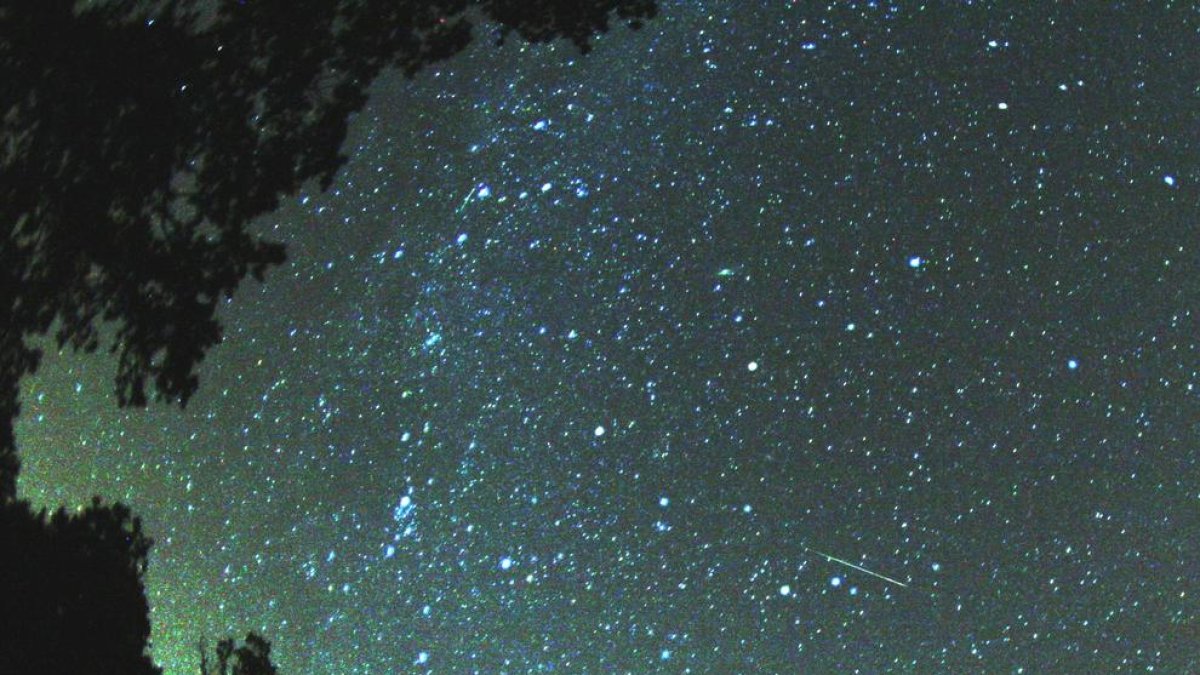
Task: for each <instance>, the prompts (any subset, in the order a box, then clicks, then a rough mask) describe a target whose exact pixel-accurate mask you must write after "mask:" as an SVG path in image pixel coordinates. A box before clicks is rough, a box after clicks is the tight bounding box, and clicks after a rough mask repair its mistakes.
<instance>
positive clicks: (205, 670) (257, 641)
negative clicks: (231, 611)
mask: <svg viewBox="0 0 1200 675" xmlns="http://www.w3.org/2000/svg"><path fill="white" fill-rule="evenodd" d="M231 667H232V670H230V668H231ZM278 672H279V671H277V670H276V669H275V666H274V664H272V663H271V643H270V642H267V641H266V640H265V639H263V637H262V636H260V635H258V634H257V633H254V632H250V633H247V634H246V640H245V642H243V643H242V645H241V646H240V647H235V646H234V642H233V638H225V639H224V640H221V641H220V642H218V643H217V649H216V670H213V669H212V668H210V665H209V660H208V648H207V647H206V646H205V645H204V643H203V642H201V643H200V675H277V673H278Z"/></svg>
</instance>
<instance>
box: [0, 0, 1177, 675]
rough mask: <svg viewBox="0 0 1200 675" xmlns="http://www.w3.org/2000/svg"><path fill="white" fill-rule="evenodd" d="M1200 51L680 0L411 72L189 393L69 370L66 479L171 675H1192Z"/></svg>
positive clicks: (31, 437)
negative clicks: (96, 505)
mask: <svg viewBox="0 0 1200 675" xmlns="http://www.w3.org/2000/svg"><path fill="white" fill-rule="evenodd" d="M1198 37H1200V13H1197V12H1196V10H1195V9H1194V8H1192V7H1191V6H1189V5H1187V4H1178V3H1169V2H1163V3H1154V4H1153V6H1151V5H1142V4H1125V3H1072V4H1071V5H1070V6H1059V5H1057V4H1053V3H998V2H997V3H989V2H960V3H953V4H951V3H946V4H944V5H939V6H938V7H932V6H928V5H925V6H921V5H916V4H910V3H891V4H889V3H876V2H846V3H832V5H831V6H828V7H826V6H818V5H817V4H815V3H792V2H744V3H743V2H738V3H717V2H667V3H664V6H663V14H662V16H661V17H660V18H659V19H656V20H655V21H653V22H651V23H650V24H648V25H647V27H646V28H645V29H644V30H642V31H639V32H630V31H627V30H617V31H614V32H613V33H612V34H610V35H607V36H604V37H602V38H601V39H600V40H599V41H598V42H597V45H596V49H595V50H594V52H593V53H591V54H588V55H586V56H579V55H578V54H577V53H575V51H574V50H573V49H572V48H571V47H569V46H567V45H556V46H551V47H545V46H542V47H529V46H521V45H519V44H516V43H513V44H508V45H505V46H503V47H493V46H492V45H490V44H486V42H487V40H486V39H485V40H483V41H481V42H480V43H479V44H476V45H475V46H474V47H472V49H471V50H470V51H469V52H468V53H467V54H464V55H463V56H462V57H460V58H458V59H455V60H453V61H450V62H447V63H446V64H444V65H442V66H441V67H440V68H437V69H432V70H429V71H426V72H424V73H422V74H420V75H418V76H417V77H416V78H415V79H414V80H412V81H408V80H405V79H403V78H402V77H399V76H394V75H393V76H387V77H385V78H383V79H382V80H380V81H379V82H378V83H377V84H376V86H375V87H374V89H373V91H372V97H371V100H370V103H369V104H368V106H367V108H366V109H365V110H364V112H363V113H362V114H361V115H359V116H358V117H357V118H356V119H355V120H354V121H353V122H352V125H351V138H350V139H349V140H348V144H347V148H346V150H347V152H348V153H349V154H350V157H351V159H350V162H349V163H348V165H347V166H346V168H345V169H344V170H343V171H342V173H341V174H340V175H339V179H338V180H337V181H336V182H335V184H334V187H333V188H332V189H331V190H330V191H329V192H327V193H319V192H317V191H315V190H313V191H309V192H306V193H304V194H302V195H299V196H297V197H295V198H293V199H291V200H290V201H289V203H288V204H287V205H286V206H285V207H284V208H283V209H281V210H280V211H279V212H278V213H276V214H274V215H272V216H270V217H268V218H265V219H264V220H263V222H262V223H261V224H260V229H261V231H262V232H263V233H264V234H266V235H267V236H270V237H273V238H278V239H281V240H284V241H286V242H287V244H288V247H289V262H288V263H287V264H286V265H284V266H283V267H282V268H280V269H277V270H275V271H274V272H273V273H271V274H269V275H268V277H267V281H266V283H265V284H263V285H261V286H259V285H255V284H247V285H246V286H245V287H243V288H242V289H241V291H240V292H239V294H238V295H237V296H236V297H235V299H234V300H233V301H232V302H230V304H229V306H228V307H227V308H225V311H224V312H223V315H222V316H223V321H224V322H225V325H226V328H227V340H226V341H225V343H224V344H223V345H222V346H220V347H219V348H218V349H216V350H215V351H214V352H212V353H211V355H210V356H209V358H208V360H207V361H206V362H205V364H204V366H203V368H202V370H201V373H200V377H201V389H200V392H199V393H198V394H197V395H196V397H195V398H194V399H193V401H192V402H191V403H190V404H189V406H188V408H187V409H186V410H185V411H182V412H181V411H179V410H174V409H166V408H161V407H160V408H153V407H152V408H150V409H148V410H144V411H119V410H117V409H116V406H115V403H114V401H113V399H112V396H111V394H110V388H111V387H110V380H111V372H112V367H113V366H112V364H111V363H108V362H106V361H105V360H104V359H103V358H88V359H84V358H82V357H76V356H71V355H63V356H60V357H59V358H48V359H47V363H46V364H45V365H44V366H43V369H42V371H41V372H40V373H39V374H38V375H37V376H36V377H34V378H30V379H29V380H28V381H27V382H26V383H25V387H24V390H23V392H24V393H23V396H24V401H25V404H24V411H23V416H22V418H21V420H20V423H19V426H18V439H19V441H20V442H21V444H22V456H23V459H24V469H23V473H22V475H21V489H22V490H23V493H24V494H25V495H27V496H29V497H31V498H33V499H34V501H35V503H37V504H43V505H56V504H59V503H69V504H81V503H83V502H84V501H85V500H86V499H87V498H88V497H90V495H91V494H93V493H99V494H102V495H105V496H107V497H110V498H113V499H122V500H126V501H127V502H129V503H130V504H131V506H132V507H133V508H134V510H135V512H137V513H139V514H141V515H142V516H143V517H144V519H145V520H146V524H147V528H148V530H149V531H150V533H151V534H152V535H153V536H154V537H155V538H156V544H155V547H154V549H153V554H152V562H151V567H150V572H149V582H148V588H147V591H148V594H149V597H150V601H151V604H152V606H153V614H152V618H153V621H154V633H153V637H152V642H153V644H154V647H155V650H154V654H155V658H156V660H157V661H159V662H160V663H162V664H163V665H164V666H165V667H166V669H167V672H168V673H171V674H174V673H184V672H194V671H195V670H196V662H197V660H196V658H195V654H194V644H195V642H196V641H197V640H198V639H200V638H201V637H208V638H209V639H210V640H211V639H213V638H215V637H216V636H219V635H221V634H225V633H233V634H244V632H245V631H246V630H250V629H253V630H259V631H261V632H262V633H263V634H264V635H265V636H266V637H267V638H269V639H270V640H272V642H273V643H274V647H275V650H276V653H277V655H278V658H277V659H276V660H277V663H278V664H279V665H280V667H281V672H286V673H309V672H311V673H390V672H481V673H494V672H512V673H519V672H549V671H556V672H568V673H574V672H673V673H682V672H693V673H705V672H726V673H728V672H778V673H794V672H835V671H836V672H854V671H860V672H924V673H928V672H1029V673H1033V672H1087V671H1089V670H1094V671H1103V672H1117V671H1122V672H1123V671H1139V672H1141V671H1148V670H1156V671H1159V672H1189V671H1192V670H1195V669H1197V668H1200V661H1198V660H1197V659H1198V658H1200V657H1198V656H1197V655H1198V654H1200V604H1198V599H1200V589H1197V584H1198V583H1200V561H1198V560H1197V558H1196V556H1195V546H1196V543H1197V542H1198V541H1200V486H1198V484H1197V481H1196V477H1197V476H1198V475H1200V466H1198V458H1200V454H1198V448H1197V443H1198V442H1200V391H1198V390H1197V387H1200V343H1198V342H1197V338H1196V335H1197V328H1198V327H1200V323H1198V321H1197V315H1196V309H1195V308H1196V306H1197V298H1198V297H1200V275H1198V274H1197V270H1198V269H1200V257H1198V251H1200V236H1198V235H1200V232H1198V230H1197V225H1196V217H1197V213H1198V212H1200V209H1198V207H1200V200H1198V199H1197V195H1198V194H1200V193H1198V192H1197V186H1198V185H1200V161H1198V158H1200V145H1198V139H1197V135H1196V134H1197V130H1198V129H1200V85H1198V83H1197V79H1196V76H1195V73H1196V72H1198V71H1200V68H1198V67H1197V57H1196V55H1195V54H1196V49H1195V47H1196V40H1197V38H1198ZM830 556H833V557H836V558H838V559H840V560H842V561H844V562H846V563H850V564H851V565H852V566H851V565H845V564H841V563H839V562H835V561H833V560H830ZM864 570H869V571H870V572H872V573H875V574H876V575H880V576H886V577H887V578H888V579H890V580H892V581H895V582H897V583H892V582H890V581H889V580H887V579H883V578H880V576H873V575H872V574H869V573H867V572H866V571H864Z"/></svg>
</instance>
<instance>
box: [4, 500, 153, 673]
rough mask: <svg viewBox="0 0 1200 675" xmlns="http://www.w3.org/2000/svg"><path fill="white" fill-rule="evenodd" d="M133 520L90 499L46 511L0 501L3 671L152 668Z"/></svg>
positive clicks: (142, 564) (142, 559)
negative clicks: (74, 508) (81, 505)
mask: <svg viewBox="0 0 1200 675" xmlns="http://www.w3.org/2000/svg"><path fill="white" fill-rule="evenodd" d="M150 544H151V541H150V539H148V538H146V536H145V535H144V534H143V533H142V525H141V522H140V520H139V519H137V518H133V517H132V515H131V513H130V511H129V509H128V508H127V507H125V506H124V505H122V504H120V503H117V504H113V505H111V506H109V505H105V504H102V503H101V501H100V498H99V497H97V498H95V499H94V500H93V501H92V504H91V505H90V506H88V507H87V508H85V509H83V510H81V511H79V512H78V513H74V514H72V513H68V512H67V511H65V510H62V509H60V510H59V511H58V512H56V513H55V514H54V515H53V516H52V517H49V518H47V516H46V512H45V511H41V512H39V513H34V512H33V510H32V509H31V508H30V507H29V504H28V503H27V502H23V501H11V502H8V503H6V504H2V505H0V674H3V675H24V674H26V673H30V674H32V673H37V674H39V675H58V674H60V673H61V674H62V675H67V674H70V675H91V674H95V675H111V674H114V673H123V674H125V673H127V674H129V675H151V674H157V673H160V672H161V671H160V670H159V669H158V668H157V667H155V665H154V663H153V662H152V661H151V660H150V658H149V656H147V654H146V648H147V646H148V643H147V641H148V640H149V638H150V617H149V612H150V607H149V605H148V604H147V602H146V596H145V591H144V589H143V586H142V577H143V575H144V574H145V572H146V559H147V555H148V554H149V551H150Z"/></svg>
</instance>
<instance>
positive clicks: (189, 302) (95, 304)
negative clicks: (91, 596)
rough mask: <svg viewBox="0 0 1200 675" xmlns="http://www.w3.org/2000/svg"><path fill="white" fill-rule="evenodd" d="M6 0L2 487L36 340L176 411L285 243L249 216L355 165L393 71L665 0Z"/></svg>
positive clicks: (585, 43)
mask: <svg viewBox="0 0 1200 675" xmlns="http://www.w3.org/2000/svg"><path fill="white" fill-rule="evenodd" d="M76 4H77V3H72V2H46V1H45V0H0V36H3V37H0V81H2V82H3V83H4V84H3V85H2V86H0V112H2V117H0V139H2V141H3V143H2V144H0V220H2V221H3V222H4V223H5V225H6V226H7V227H8V228H9V236H8V237H7V238H6V239H5V240H4V242H3V244H0V326H2V328H0V500H12V499H15V498H16V476H17V472H18V469H19V461H18V458H17V454H16V447H15V439H14V437H13V422H14V420H15V419H16V416H17V415H18V414H19V412H20V406H19V400H18V396H19V385H20V381H21V378H22V377H24V376H25V375H28V374H30V373H33V372H34V371H35V370H36V368H37V365H38V361H39V359H40V357H41V352H40V350H39V348H38V347H37V345H36V341H37V339H38V338H39V336H43V335H47V334H48V333H50V331H51V330H53V331H54V336H55V338H56V340H57V343H58V346H59V348H60V349H61V348H64V347H71V348H73V349H76V350H82V351H85V352H93V351H95V350H97V349H98V348H99V347H100V346H101V345H102V344H103V346H105V347H106V348H107V349H108V351H110V352H111V353H112V354H114V355H115V356H116V362H117V372H116V376H115V384H116V396H117V401H118V403H119V404H120V405H122V406H124V405H135V406H142V405H145V404H146V402H147V400H148V399H149V398H155V399H159V400H163V401H168V402H175V403H178V404H180V405H184V404H186V402H187V400H188V398H189V397H190V396H191V395H192V393H193V392H194V391H195V390H196V387H197V385H198V378H197V367H198V364H199V363H200V362H201V360H202V359H203V358H204V356H205V354H206V353H207V352H208V350H209V349H210V348H211V347H212V346H213V345H215V344H217V343H218V342H220V340H221V337H222V330H221V325H220V323H219V322H218V321H217V319H216V317H215V312H216V308H217V306H218V303H219V302H220V301H221V300H222V299H223V298H227V297H229V296H231V295H232V294H233V292H234V291H235V290H236V288H237V287H238V285H239V284H240V282H241V281H242V280H243V279H244V278H245V277H246V276H247V275H248V274H251V275H253V276H254V277H255V278H257V279H259V280H261V279H262V278H263V275H264V274H265V272H266V271H267V270H268V269H269V268H270V267H272V266H274V265H278V264H280V263H281V262H282V261H283V260H284V249H283V246H282V245H280V244H279V243H275V242H267V241H263V240H261V239H259V238H256V237H254V236H252V235H251V234H250V233H249V232H248V231H247V229H246V225H247V223H248V222H249V221H250V220H251V219H253V218H254V217H256V216H259V215H262V214H264V213H267V212H270V211H272V210H274V209H275V208H276V207H277V206H278V205H279V203H280V199H281V198H282V197H283V196H286V195H289V194H294V193H295V192H297V191H298V190H299V189H300V187H301V186H302V185H304V184H305V183H306V182H308V181H311V180H316V181H318V182H319V184H320V185H321V187H322V188H327V187H328V186H329V185H330V183H331V181H332V180H333V177H334V175H335V173H336V171H337V170H338V168H339V167H340V166H341V165H342V163H343V162H344V161H345V157H343V156H342V155H340V154H339V147H340V146H341V144H342V141H343V140H344V138H345V136H346V125H347V119H348V118H349V116H350V114H351V113H353V112H354V111H356V110H359V109H360V108H361V107H362V106H363V104H364V103H365V101H366V94H365V91H366V88H367V87H368V86H369V85H370V83H371V82H372V81H373V80H374V79H375V78H376V77H377V76H378V75H379V73H380V72H381V71H382V70H383V69H385V68H398V69H400V70H401V71H403V72H405V73H407V74H409V75H413V74H415V73H417V72H418V71H419V70H421V68H423V67H425V66H427V65H428V64H431V63H433V62H436V61H438V60H441V59H445V58H448V57H450V56H452V55H454V54H457V53H459V52H460V51H462V50H463V49H464V48H465V47H466V46H467V44H469V43H470V41H471V39H472V32H473V28H474V26H475V24H478V23H481V22H490V23H493V24H496V25H498V26H499V35H498V37H499V38H500V39H501V40H503V39H504V38H505V37H507V36H509V35H511V34H513V33H515V34H517V35H519V36H521V37H523V38H525V39H527V40H530V41H534V42H546V41H550V40H554V39H559V38H565V39H568V40H571V41H572V42H573V43H574V44H575V45H577V46H578V47H579V48H580V49H582V50H583V51H587V49H588V48H589V46H590V41H591V39H592V37H593V36H594V35H596V34H598V33H601V32H604V31H607V30H608V29H609V27H610V22H611V21H612V19H613V17H616V19H617V20H618V21H621V22H624V23H626V24H628V25H630V26H633V27H637V26H638V25H640V22H641V21H642V20H644V19H647V18H649V17H652V16H654V15H655V13H656V12H657V2H656V1H655V0H254V1H253V2H243V1H241V0H214V1H213V2H207V3H204V2H196V1H195V0H193V1H192V2H185V1H184V0H159V1H158V2H154V3H151V4H149V5H147V6H145V7H141V8H140V9H137V10H131V9H130V8H129V7H130V5H129V3H99V4H98V3H91V5H90V6H89V8H88V9H85V10H82V11H79V10H77V9H76V8H75V5H76Z"/></svg>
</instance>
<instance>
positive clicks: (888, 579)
mask: <svg viewBox="0 0 1200 675" xmlns="http://www.w3.org/2000/svg"><path fill="white" fill-rule="evenodd" d="M804 550H805V551H811V552H813V553H816V554H817V555H819V556H821V557H823V558H825V559H826V560H828V561H829V562H835V563H837V564H839V565H845V566H846V567H849V568H851V569H856V570H858V571H859V572H865V573H867V574H870V575H871V576H873V577H875V578H876V579H883V580H884V581H886V582H888V583H889V584H896V585H897V586H899V587H900V588H908V584H906V583H904V582H903V581H898V580H896V579H893V578H891V577H889V576H885V575H882V574H880V573H878V572H872V571H871V570H869V569H867V568H865V567H862V566H860V565H855V564H854V563H852V562H850V561H849V560H842V559H841V558H839V557H837V556H832V555H829V554H828V553H825V552H824V551H818V550H817V549H815V548H805V549H804Z"/></svg>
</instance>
